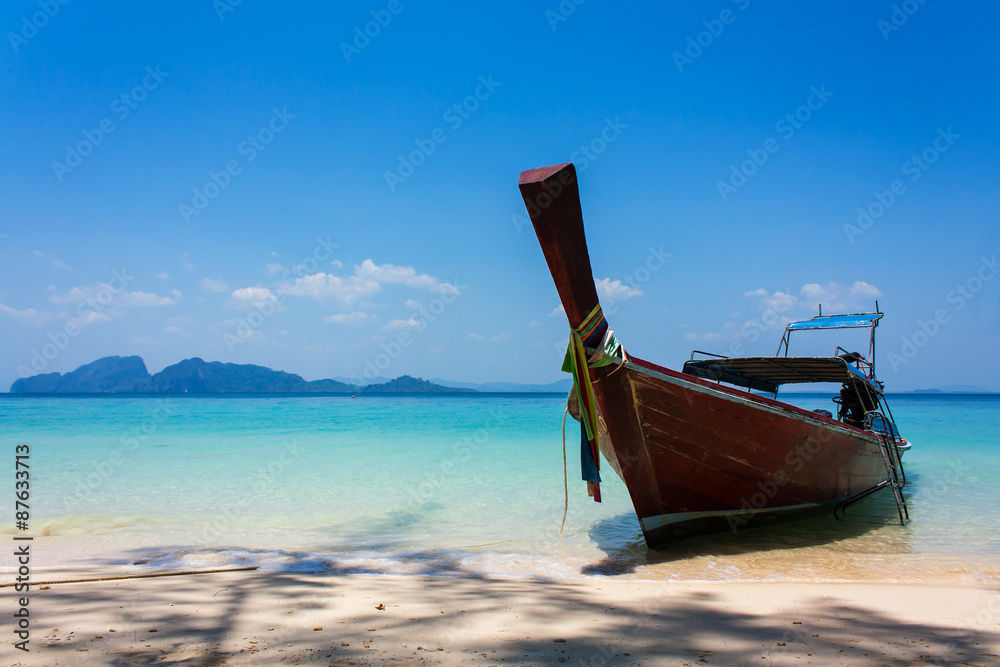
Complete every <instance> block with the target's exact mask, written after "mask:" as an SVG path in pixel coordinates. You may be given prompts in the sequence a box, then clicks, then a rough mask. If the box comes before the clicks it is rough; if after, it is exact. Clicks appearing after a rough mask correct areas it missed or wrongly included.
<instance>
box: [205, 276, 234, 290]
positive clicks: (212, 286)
mask: <svg viewBox="0 0 1000 667" xmlns="http://www.w3.org/2000/svg"><path fill="white" fill-rule="evenodd" d="M201 288H202V289H207V290H210V291H212V292H228V291H229V285H227V284H226V282H225V281H224V280H223V279H222V278H214V279H213V278H202V279H201Z"/></svg>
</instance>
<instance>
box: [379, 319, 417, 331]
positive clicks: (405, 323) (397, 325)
mask: <svg viewBox="0 0 1000 667" xmlns="http://www.w3.org/2000/svg"><path fill="white" fill-rule="evenodd" d="M422 326H424V325H423V323H422V322H419V321H418V320H415V319H413V318H412V317H411V318H409V319H405V320H392V321H391V322H389V323H387V324H386V325H385V328H386V329H419V328H421V327H422Z"/></svg>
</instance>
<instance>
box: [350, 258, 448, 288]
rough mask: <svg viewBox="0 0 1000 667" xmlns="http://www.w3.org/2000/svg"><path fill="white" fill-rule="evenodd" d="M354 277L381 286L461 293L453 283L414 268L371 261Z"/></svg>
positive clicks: (357, 268)
mask: <svg viewBox="0 0 1000 667" xmlns="http://www.w3.org/2000/svg"><path fill="white" fill-rule="evenodd" d="M354 275H355V276H357V277H359V278H368V279H371V280H374V281H375V282H377V283H379V284H397V283H398V284H403V285H406V286H408V287H419V288H423V289H428V290H430V291H431V292H437V293H439V294H459V293H460V291H459V289H458V288H457V287H455V286H454V285H452V284H451V283H446V282H442V281H440V280H438V279H437V278H435V277H433V276H430V275H428V274H426V273H417V270H416V269H414V268H413V267H412V266H396V265H394V264H383V265H382V266H379V265H378V264H376V263H375V262H373V261H372V260H370V259H366V260H365V261H363V262H361V266H356V267H354Z"/></svg>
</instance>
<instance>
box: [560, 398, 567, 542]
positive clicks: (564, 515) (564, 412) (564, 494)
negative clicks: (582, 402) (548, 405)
mask: <svg viewBox="0 0 1000 667" xmlns="http://www.w3.org/2000/svg"><path fill="white" fill-rule="evenodd" d="M568 414H569V406H566V409H565V410H563V421H562V441H563V517H562V521H561V522H560V523H559V534H560V535H562V532H563V526H565V525H566V514H567V512H569V481H568V474H567V472H566V415H568Z"/></svg>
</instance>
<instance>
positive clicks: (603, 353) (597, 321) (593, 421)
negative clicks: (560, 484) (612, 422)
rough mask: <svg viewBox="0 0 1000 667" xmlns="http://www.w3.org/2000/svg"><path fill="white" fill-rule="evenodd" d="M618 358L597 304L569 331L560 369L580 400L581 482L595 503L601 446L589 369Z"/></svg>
mask: <svg viewBox="0 0 1000 667" xmlns="http://www.w3.org/2000/svg"><path fill="white" fill-rule="evenodd" d="M588 348H590V349H592V350H594V352H593V353H592V354H591V355H590V357H588V356H587V349H588ZM621 355H624V350H622V346H621V343H619V342H618V339H616V338H615V336H614V333H613V332H612V331H611V329H610V328H609V327H608V323H607V320H605V319H604V313H603V311H602V310H601V305H600V304H597V305H596V306H595V307H594V309H593V310H592V311H590V314H588V315H587V316H586V317H585V318H583V321H582V322H581V323H580V325H579V326H578V327H576V329H571V330H570V335H569V348H568V349H567V350H566V357H565V358H564V359H563V365H562V370H563V371H564V372H566V373H572V374H573V389H574V391H576V394H577V397H578V398H579V399H580V412H581V415H580V416H581V419H580V423H581V424H582V430H581V440H584V441H585V442H586V443H587V444H586V445H584V443H581V445H582V446H583V451H582V452H581V464H582V468H583V479H585V480H586V481H587V482H588V486H591V484H592V486H593V495H594V501H596V502H601V487H600V482H601V476H600V469H601V463H600V457H599V455H600V451H601V445H600V435H599V431H598V427H597V398H596V397H595V396H594V385H593V382H591V380H590V370H589V369H591V368H600V367H601V366H608V365H610V364H612V363H615V362H616V361H618V359H617V357H620V356H621ZM588 450H589V451H588ZM584 454H589V458H590V459H591V462H592V463H593V465H592V466H588V465H586V461H585V460H584V459H583V458H582V457H583V456H584Z"/></svg>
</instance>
